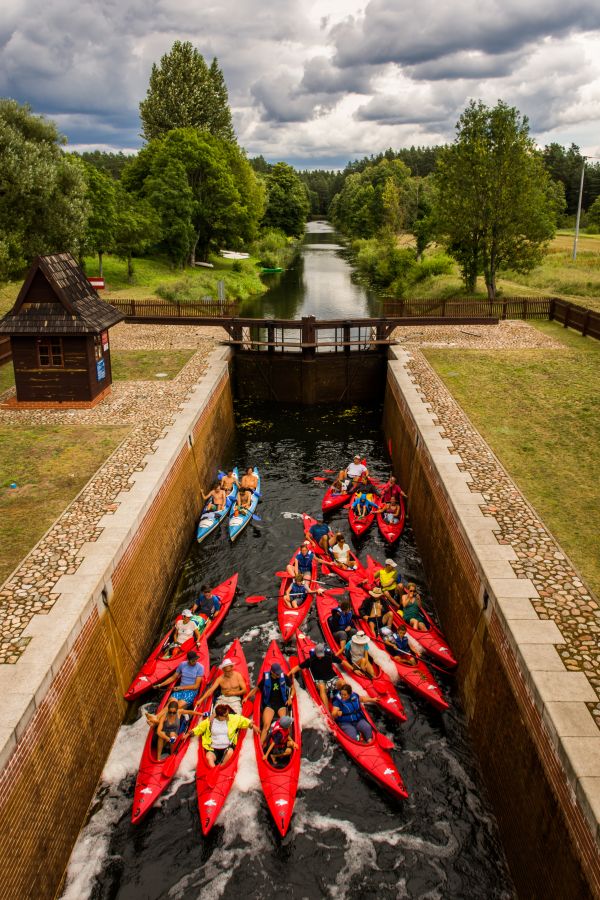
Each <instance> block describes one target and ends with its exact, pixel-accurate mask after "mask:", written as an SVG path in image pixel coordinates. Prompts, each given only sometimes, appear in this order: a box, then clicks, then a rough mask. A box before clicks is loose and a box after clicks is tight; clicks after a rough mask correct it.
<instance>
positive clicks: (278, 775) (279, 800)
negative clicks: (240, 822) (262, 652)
mask: <svg viewBox="0 0 600 900" xmlns="http://www.w3.org/2000/svg"><path fill="white" fill-rule="evenodd" d="M273 663H279V665H280V666H281V669H282V671H283V674H284V675H287V674H288V672H289V671H290V666H289V663H288V661H287V659H286V658H285V656H284V655H283V653H282V652H281V650H280V649H279V646H278V644H277V641H271V643H270V644H269V647H268V649H267V654H266V656H265V659H264V662H263V664H262V668H261V670H260V675H259V677H258V678H257V679H256V680H257V683H258V682H259V681H260V678H261V677H262V674H263V673H264V672H268V671H269V670H270V669H271V666H272V664H273ZM261 708H262V698H261V695H260V691H258V692H257V694H256V698H255V700H254V724H255V725H256V726H257V727H258V728H260V727H261ZM290 714H291V717H292V720H293V725H292V729H291V732H290V734H291V737H292V738H293V740H294V741H295V742H296V744H297V745H298V749H297V750H293V751H292V755H291V756H290V758H289V760H288V761H287V762H286V763H285V764H284V765H276V764H275V765H274V764H273V763H272V762H271V761H270V759H267V760H266V761H265V760H264V759H263V753H264V749H266V748H264V749H263V747H262V745H261V743H260V735H258V734H256V732H254V749H255V751H256V765H257V766H258V774H259V776H260V782H261V784H262V789H263V794H264V795H265V800H266V801H267V806H268V807H269V812H270V813H271V815H272V817H273V821H274V822H275V825H276V827H277V830H278V831H279V833H280V835H281V836H282V837H285V834H286V833H287V830H288V828H289V825H290V819H291V818H292V813H293V812H294V803H295V802H296V793H297V791H298V779H299V777H300V759H301V756H302V739H301V728H300V713H299V709H298V698H297V696H296V694H294V696H293V698H292V705H291V710H290Z"/></svg>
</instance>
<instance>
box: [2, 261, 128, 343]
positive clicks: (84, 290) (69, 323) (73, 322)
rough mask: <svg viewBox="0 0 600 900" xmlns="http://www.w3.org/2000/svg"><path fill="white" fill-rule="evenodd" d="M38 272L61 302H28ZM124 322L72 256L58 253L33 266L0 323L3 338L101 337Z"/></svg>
mask: <svg viewBox="0 0 600 900" xmlns="http://www.w3.org/2000/svg"><path fill="white" fill-rule="evenodd" d="M38 272H41V273H42V275H43V276H44V277H45V279H46V281H47V282H48V285H49V287H50V290H51V292H52V293H53V294H54V296H55V297H56V299H57V300H58V302H56V301H54V300H49V301H48V302H46V303H44V302H43V300H42V301H35V300H32V301H29V300H28V295H29V291H30V288H31V285H32V282H33V280H34V278H35V276H36V275H37V273H38ZM123 319H124V315H123V313H121V312H119V310H117V309H115V307H114V306H111V305H110V303H106V302H105V301H104V300H101V299H100V297H99V296H98V294H97V293H96V291H95V290H94V288H93V287H92V286H91V284H90V283H89V281H88V280H87V278H86V277H85V275H84V274H83V271H82V269H81V267H80V266H79V265H78V264H77V262H76V260H75V259H74V258H73V257H72V256H71V254H70V253H55V254H54V255H52V256H38V257H37V258H36V259H35V260H34V262H33V263H32V264H31V268H30V269H29V272H28V273H27V276H26V278H25V281H24V282H23V286H22V288H21V290H20V291H19V296H18V297H17V299H16V302H15V305H14V306H13V308H12V309H11V310H10V311H9V312H8V313H7V314H6V315H5V316H4V318H2V319H0V334H14V335H19V334H99V333H100V332H101V331H104V330H105V329H107V328H111V327H112V326H113V325H116V324H117V322H121V321H122V320H123Z"/></svg>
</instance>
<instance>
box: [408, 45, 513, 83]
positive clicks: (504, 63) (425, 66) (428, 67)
mask: <svg viewBox="0 0 600 900" xmlns="http://www.w3.org/2000/svg"><path fill="white" fill-rule="evenodd" d="M524 57H525V52H523V51H520V52H513V53H499V54H497V55H495V56H491V55H489V54H486V53H482V52H481V51H479V50H461V51H460V52H458V53H451V54H449V55H448V56H442V57H441V58H440V59H432V60H429V61H428V62H423V63H418V64H417V65H415V66H407V67H406V68H405V71H406V73H407V74H408V75H410V77H411V78H414V79H415V80H417V81H445V80H447V79H452V78H472V79H475V78H476V79H480V78H504V77H506V76H507V75H510V74H511V72H513V71H514V70H515V68H516V67H517V66H518V64H519V63H520V62H522V61H523V59H524Z"/></svg>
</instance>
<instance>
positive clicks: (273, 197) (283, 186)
mask: <svg viewBox="0 0 600 900" xmlns="http://www.w3.org/2000/svg"><path fill="white" fill-rule="evenodd" d="M266 184H267V208H266V210H265V215H264V219H263V225H264V226H265V227H267V228H279V229H280V230H281V231H283V232H284V234H287V235H289V236H290V237H300V235H301V234H303V232H304V226H305V224H306V218H307V216H308V211H309V209H310V203H309V200H308V193H307V190H306V188H305V186H304V184H303V183H302V181H301V180H300V178H299V177H298V175H297V173H296V172H295V171H294V169H293V168H292V167H291V166H288V164H287V163H284V162H278V163H277V164H276V165H274V166H273V168H272V169H271V171H270V172H269V174H268V175H267V176H266Z"/></svg>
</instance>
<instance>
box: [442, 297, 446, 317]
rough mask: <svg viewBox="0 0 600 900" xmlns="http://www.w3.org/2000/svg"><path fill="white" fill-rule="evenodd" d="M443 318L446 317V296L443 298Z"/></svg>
mask: <svg viewBox="0 0 600 900" xmlns="http://www.w3.org/2000/svg"><path fill="white" fill-rule="evenodd" d="M442 318H443V319H445V318H446V298H445V297H444V299H443V300H442Z"/></svg>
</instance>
